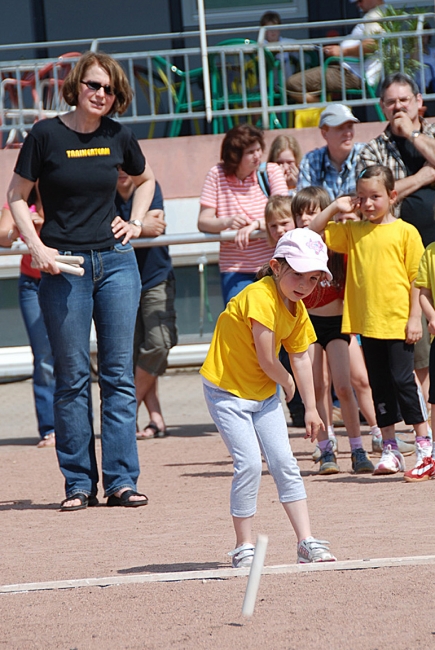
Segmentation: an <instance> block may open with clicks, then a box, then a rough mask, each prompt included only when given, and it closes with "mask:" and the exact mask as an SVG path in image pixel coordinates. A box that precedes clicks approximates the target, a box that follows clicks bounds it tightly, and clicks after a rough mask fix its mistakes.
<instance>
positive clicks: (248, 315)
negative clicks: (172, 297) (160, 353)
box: [201, 230, 335, 567]
mask: <svg viewBox="0 0 435 650" xmlns="http://www.w3.org/2000/svg"><path fill="white" fill-rule="evenodd" d="M323 277H328V278H331V277H332V276H331V274H330V272H329V269H328V266H327V252H326V246H325V245H324V243H323V242H322V239H321V238H320V237H319V236H318V235H316V234H315V233H312V232H310V231H308V230H294V231H292V232H288V233H286V234H285V235H284V236H283V237H282V238H281V240H280V241H279V243H278V245H277V247H276V249H275V253H274V256H273V259H272V260H271V261H270V263H269V266H268V268H267V270H266V271H265V276H264V277H263V278H262V279H260V280H259V281H258V282H255V283H254V284H251V285H249V286H247V287H246V288H245V289H243V291H241V292H240V293H239V294H238V295H237V296H235V297H234V298H233V299H232V300H230V302H229V303H228V305H227V308H226V309H225V311H224V312H223V313H222V314H221V315H220V317H219V319H218V322H217V324H216V328H215V332H214V336H213V340H212V342H211V345H210V350H209V352H208V355H207V358H206V360H205V362H204V365H203V366H202V368H201V374H202V376H203V384H204V395H205V399H206V402H207V406H208V409H209V411H210V415H211V416H212V418H213V420H214V422H215V424H216V426H217V428H218V430H219V433H220V434H221V436H222V438H223V440H224V442H225V444H226V446H227V448H228V451H229V453H230V454H231V456H232V458H233V462H234V477H233V482H232V488H231V499H230V509H231V515H232V517H233V524H234V529H235V533H236V548H235V549H234V550H233V551H231V552H230V556H231V557H232V564H233V567H241V566H249V565H250V564H251V563H252V558H253V555H254V546H253V544H252V530H251V526H252V517H253V516H254V514H255V512H256V505H257V494H258V489H259V486H260V479H261V470H262V464H261V454H263V456H264V458H265V460H266V463H267V465H268V468H269V471H270V473H271V475H272V476H273V478H274V480H275V483H276V486H277V489H278V494H279V499H280V501H281V503H282V504H283V507H284V510H285V511H286V513H287V515H288V517H289V519H290V522H291V524H292V526H293V528H294V531H295V533H296V536H297V540H298V545H297V556H298V562H301V563H306V562H328V561H334V560H335V558H334V556H333V555H332V554H331V553H330V552H329V550H328V542H325V541H322V540H317V539H314V538H313V537H312V535H311V529H310V521H309V516H308V508H307V502H306V493H305V489H304V485H303V481H302V478H301V475H300V471H299V468H298V466H297V463H296V460H295V458H294V456H293V454H292V451H291V448H290V444H289V440H288V432H287V425H286V421H285V417H284V413H283V410H282V406H281V402H280V400H279V398H278V395H277V388H276V385H277V384H279V385H281V386H282V387H283V389H284V392H285V396H286V401H289V400H290V399H291V397H292V396H293V393H294V388H295V386H294V381H293V379H292V377H291V375H290V374H289V373H288V372H287V370H285V368H284V367H283V366H282V365H281V363H280V362H279V360H278V353H279V350H280V347H281V344H282V345H283V346H284V348H285V349H286V350H287V352H288V353H289V355H290V359H291V363H292V367H293V371H294V374H295V378H296V382H297V385H298V388H299V391H300V394H301V396H302V399H303V401H304V404H305V425H306V436H307V437H310V438H311V440H313V441H314V440H315V438H316V436H317V433H318V431H319V429H320V428H323V423H322V421H321V419H320V417H319V414H318V413H317V410H316V402H315V397H314V388H313V376H312V370H311V363H310V358H309V356H308V352H307V350H308V347H309V345H310V343H312V342H313V341H314V340H315V338H316V337H315V334H314V330H313V328H312V325H311V323H310V320H309V318H308V314H307V311H306V309H305V307H304V305H303V303H302V302H301V301H302V298H305V297H306V296H307V295H309V294H310V293H311V292H312V291H313V290H314V289H315V288H316V286H317V284H318V282H319V280H321V279H323Z"/></svg>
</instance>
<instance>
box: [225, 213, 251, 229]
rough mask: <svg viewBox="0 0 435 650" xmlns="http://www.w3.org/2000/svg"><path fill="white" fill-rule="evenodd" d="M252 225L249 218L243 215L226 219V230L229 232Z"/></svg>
mask: <svg viewBox="0 0 435 650" xmlns="http://www.w3.org/2000/svg"><path fill="white" fill-rule="evenodd" d="M251 223H252V222H251V220H250V219H249V218H248V217H245V216H244V215H243V214H236V215H234V217H227V218H226V219H225V228H227V229H228V230H240V228H244V227H245V226H249V225H250V224H251Z"/></svg>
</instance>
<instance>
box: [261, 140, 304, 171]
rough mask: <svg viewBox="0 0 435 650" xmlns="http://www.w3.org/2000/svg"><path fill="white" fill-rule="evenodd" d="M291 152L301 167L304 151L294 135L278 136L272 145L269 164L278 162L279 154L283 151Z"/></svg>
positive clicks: (297, 164)
mask: <svg viewBox="0 0 435 650" xmlns="http://www.w3.org/2000/svg"><path fill="white" fill-rule="evenodd" d="M287 150H289V151H291V152H292V153H293V155H294V157H295V161H296V166H297V167H299V165H300V164H301V159H302V151H301V148H300V146H299V142H298V141H297V140H296V138H294V137H293V136H292V135H277V136H276V138H275V140H274V141H273V142H272V144H271V145H270V149H269V157H268V159H267V162H276V161H277V159H278V157H279V154H280V153H282V152H283V151H287Z"/></svg>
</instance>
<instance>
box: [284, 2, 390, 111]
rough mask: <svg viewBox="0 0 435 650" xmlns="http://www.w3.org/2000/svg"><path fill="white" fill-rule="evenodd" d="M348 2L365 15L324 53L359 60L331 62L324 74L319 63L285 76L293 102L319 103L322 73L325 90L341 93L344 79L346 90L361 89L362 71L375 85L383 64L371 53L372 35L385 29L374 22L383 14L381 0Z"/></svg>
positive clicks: (324, 50)
mask: <svg viewBox="0 0 435 650" xmlns="http://www.w3.org/2000/svg"><path fill="white" fill-rule="evenodd" d="M349 2H352V3H355V4H356V5H357V6H358V8H359V9H360V10H361V12H362V13H363V14H364V22H363V23H359V24H358V25H355V27H354V28H353V29H352V31H351V33H350V34H349V36H348V37H347V38H346V39H345V40H344V41H342V42H341V43H340V44H339V45H334V44H331V45H329V44H328V45H325V47H324V48H323V55H324V59H325V60H326V59H328V58H329V57H341V56H343V57H351V58H356V59H358V60H357V61H356V62H351V61H350V62H343V63H341V62H339V61H337V62H336V63H331V64H330V65H328V67H327V69H326V72H325V73H323V69H322V67H320V66H319V67H316V68H311V69H308V70H304V71H303V72H298V73H296V74H294V75H292V76H291V77H288V79H287V82H286V86H287V92H288V94H289V95H290V97H292V99H294V100H295V101H298V102H307V103H313V102H318V101H319V100H320V97H321V94H322V76H323V74H324V76H325V85H326V90H327V91H328V92H341V91H342V86H343V81H342V80H343V78H344V84H345V87H346V88H348V89H355V88H356V89H358V88H361V77H362V75H363V74H364V76H365V78H366V80H367V83H368V84H369V85H370V86H375V85H376V83H377V82H378V80H379V77H380V73H381V69H382V66H381V62H380V60H379V57H378V56H377V55H376V54H374V52H375V51H376V49H377V45H378V42H377V41H375V39H373V38H372V36H373V35H374V34H380V33H382V32H383V31H384V29H383V27H382V25H381V24H380V23H379V22H376V21H377V20H378V19H379V18H381V17H382V16H383V15H384V8H385V3H384V0H349ZM369 21H373V22H369ZM361 51H362V53H363V55H364V62H360V60H359V59H360V56H361ZM369 55H371V56H369Z"/></svg>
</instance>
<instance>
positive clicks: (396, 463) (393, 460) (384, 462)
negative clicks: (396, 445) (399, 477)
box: [373, 445, 405, 474]
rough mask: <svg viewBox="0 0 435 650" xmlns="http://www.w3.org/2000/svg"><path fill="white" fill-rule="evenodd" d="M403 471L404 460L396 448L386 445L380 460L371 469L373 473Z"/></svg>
mask: <svg viewBox="0 0 435 650" xmlns="http://www.w3.org/2000/svg"><path fill="white" fill-rule="evenodd" d="M404 471H405V460H404V458H403V456H402V454H401V453H400V451H398V450H397V449H391V445H388V446H387V447H386V448H385V449H384V450H383V451H382V456H381V460H380V461H379V463H378V464H377V465H376V467H375V469H374V470H373V474H397V472H404Z"/></svg>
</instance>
